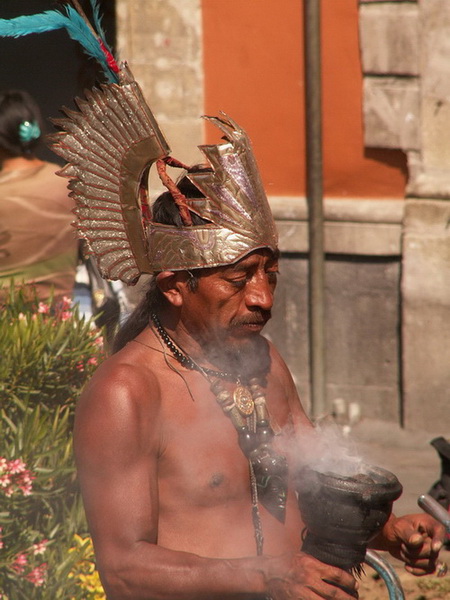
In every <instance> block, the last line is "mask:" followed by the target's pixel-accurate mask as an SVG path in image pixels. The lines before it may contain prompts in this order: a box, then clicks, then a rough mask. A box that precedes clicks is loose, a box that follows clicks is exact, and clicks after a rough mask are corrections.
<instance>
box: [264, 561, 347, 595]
mask: <svg viewBox="0 0 450 600" xmlns="http://www.w3.org/2000/svg"><path fill="white" fill-rule="evenodd" d="M280 560H281V561H282V563H283V565H284V569H283V568H281V569H280V572H278V573H276V574H274V575H273V576H271V577H270V576H269V580H268V589H269V591H268V596H270V597H271V598H272V599H273V600H318V599H319V598H320V599H325V600H332V599H333V600H352V599H353V598H355V597H357V594H356V590H357V589H358V583H357V582H356V580H355V578H354V577H353V576H352V575H350V574H349V573H347V572H346V571H342V570H341V569H338V568H336V567H331V566H329V565H326V564H324V563H322V562H320V561H319V560H317V559H315V558H313V557H312V556H309V555H308V554H304V553H303V552H299V553H298V554H293V555H288V556H286V555H284V556H282V557H280ZM286 567H287V568H286ZM277 570H278V569H277ZM283 571H284V573H283ZM280 573H281V574H280Z"/></svg>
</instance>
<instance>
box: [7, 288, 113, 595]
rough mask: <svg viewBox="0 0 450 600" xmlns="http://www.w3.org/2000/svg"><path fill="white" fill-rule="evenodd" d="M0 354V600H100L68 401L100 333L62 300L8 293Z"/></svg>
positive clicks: (99, 355)
mask: <svg viewBox="0 0 450 600" xmlns="http://www.w3.org/2000/svg"><path fill="white" fill-rule="evenodd" d="M0 348H1V360H0V599H1V600H25V599H26V600H35V599H36V600H37V599H39V600H63V599H64V600H69V599H70V600H102V599H103V598H104V595H102V594H103V592H102V589H101V585H100V582H99V580H98V579H97V580H96V581H97V582H98V585H97V587H96V588H95V589H96V592H95V593H96V594H97V595H93V592H92V585H93V582H94V581H95V577H97V578H98V575H97V573H96V571H95V564H94V558H93V552H92V546H91V545H90V544H91V542H90V539H89V537H88V534H87V527H86V522H85V518H84V511H83V508H82V503H81V499H80V495H79V491H78V487H77V481H76V476H75V466H74V462H73V456H72V441H71V432H72V425H73V417H74V409H75V402H76V398H77V396H78V395H79V392H80V389H81V388H82V386H83V385H84V384H85V382H86V381H87V379H88V378H89V377H90V376H91V375H92V372H93V370H94V369H95V367H96V365H97V364H98V363H99V362H100V361H101V360H102V359H103V349H102V334H101V331H99V330H98V329H96V328H94V327H93V325H92V323H91V322H90V321H86V320H85V319H84V318H80V317H79V315H78V312H77V310H76V309H75V310H74V309H72V307H71V303H70V300H69V299H67V298H64V299H62V300H59V301H55V302H49V303H43V302H39V300H38V299H37V297H36V296H35V295H34V294H33V293H32V291H30V289H29V288H23V289H19V290H17V289H16V290H14V289H13V288H11V291H10V292H9V295H8V297H7V299H6V300H5V301H4V304H3V305H1V306H0ZM88 569H90V571H89V570H88ZM81 575H84V576H86V578H85V579H83V578H82V577H80V576H81ZM89 575H91V577H92V581H91V580H89V578H88V577H87V576H89Z"/></svg>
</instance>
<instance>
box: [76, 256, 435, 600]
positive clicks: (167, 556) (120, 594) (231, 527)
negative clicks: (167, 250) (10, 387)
mask: <svg viewBox="0 0 450 600" xmlns="http://www.w3.org/2000/svg"><path fill="white" fill-rule="evenodd" d="M277 271H278V261H277V258H276V257H275V256H274V255H273V254H272V253H270V252H269V251H256V252H254V253H252V254H249V255H247V256H246V257H244V258H243V259H242V260H241V261H239V263H237V264H235V265H231V266H230V267H224V268H217V269H211V270H205V271H203V273H202V275H201V276H200V277H199V281H198V288H197V289H196V290H195V291H192V290H191V289H190V287H189V284H188V281H189V274H188V273H186V272H179V273H174V272H170V271H165V272H163V273H160V274H159V275H158V276H157V282H158V285H159V287H160V289H161V291H162V292H163V294H164V296H165V298H166V300H167V306H166V308H165V309H164V310H163V311H161V313H160V314H159V317H160V320H161V321H162V323H163V325H164V327H165V328H166V330H167V331H168V332H169V333H170V335H171V337H172V338H173V339H174V340H175V341H176V342H177V343H178V344H179V345H180V346H181V347H182V348H183V350H184V351H185V352H187V353H188V354H189V355H190V356H191V357H192V358H193V359H195V360H196V361H197V362H198V364H200V365H201V366H206V367H211V368H215V369H220V368H221V367H222V361H223V360H226V355H227V352H229V351H230V350H231V351H234V352H238V351H242V350H244V351H245V349H246V348H247V349H248V348H250V350H251V351H252V349H253V348H254V345H253V344H252V340H255V339H258V338H259V336H260V333H261V330H262V328H263V325H264V324H265V322H266V321H267V319H268V318H269V317H270V310H271V308H272V305H273V295H274V291H275V286H276V278H277ZM136 342H137V343H136ZM215 346H218V347H219V348H220V351H219V352H217V353H211V352H208V353H207V354H206V353H205V351H204V349H205V348H209V349H211V348H214V347H215ZM270 359H271V362H270V371H269V373H268V376H267V385H266V387H265V392H266V399H267V406H268V410H269V413H270V416H271V423H272V426H273V428H274V430H275V431H276V432H277V434H278V435H277V436H276V442H275V445H276V446H277V447H278V446H281V445H282V442H285V441H286V439H287V438H288V437H289V436H292V435H295V436H297V437H298V438H300V439H301V436H302V432H303V434H304V433H305V432H306V431H312V426H311V423H310V422H309V420H308V418H307V417H306V415H305V413H304V410H303V408H302V406H301V403H300V401H299V399H298V396H297V392H296V389H295V385H294V383H293V381H292V378H291V376H290V374H289V371H288V369H287V367H286V365H285V364H284V362H283V361H282V359H281V357H280V356H279V354H278V352H277V351H276V350H275V348H274V347H273V346H272V345H270ZM227 385H229V386H231V387H233V383H232V382H230V383H229V384H227ZM74 439H75V452H76V459H77V464H78V470H79V478H80V483H81V487H82V492H83V499H84V503H85V507H86V512H87V517H88V521H89V525H90V530H91V533H92V537H93V540H94V545H95V550H96V555H97V560H98V566H99V570H100V574H101V577H102V581H103V583H104V586H105V589H106V591H107V593H108V598H109V599H111V600H125V599H133V600H139V599H150V598H151V599H157V600H158V599H162V600H163V599H175V600H178V599H179V600H185V599H186V600H188V599H192V600H194V599H195V600H196V599H198V598H202V597H205V598H208V599H210V598H217V599H219V598H220V599H223V598H236V599H237V598H255V597H260V598H263V597H264V596H268V595H269V596H271V597H272V598H273V599H274V600H291V599H300V600H318V599H319V598H322V599H323V598H325V599H329V598H330V599H331V598H335V599H336V600H349V598H350V597H351V596H350V595H349V594H348V593H346V592H345V591H344V590H342V589H340V588H337V587H336V586H334V585H332V584H333V583H338V584H340V585H343V586H347V587H348V588H349V589H350V590H352V589H355V588H356V587H357V583H356V582H355V580H354V579H353V577H352V576H351V575H349V574H348V573H345V572H344V571H341V570H340V569H336V568H333V567H330V566H327V565H325V564H323V563H320V562H319V561H317V560H315V559H314V558H312V557H309V556H307V555H305V554H303V553H301V552H300V551H299V549H300V548H301V532H302V528H303V523H302V521H301V516H300V514H299V511H298V507H297V503H296V499H295V495H294V491H293V489H291V488H290V489H289V493H288V501H287V510H286V520H285V523H284V524H283V523H281V522H279V521H278V520H277V519H275V517H273V516H272V515H271V514H270V513H268V512H267V511H266V510H265V509H264V507H260V513H261V520H262V526H263V531H264V556H256V545H255V539H254V529H253V524H252V516H251V494H250V483H249V471H248V463H247V460H246V458H245V457H244V455H243V453H242V451H241V450H240V448H239V446H238V443H237V434H236V430H235V428H234V426H233V424H232V423H231V421H230V419H228V418H227V417H226V416H225V415H224V413H223V411H222V409H221V407H220V406H219V405H218V403H217V402H216V398H215V396H214V394H213V393H212V392H211V390H210V386H209V382H208V381H207V380H206V378H205V377H204V376H203V375H202V374H201V373H200V372H198V371H196V370H188V369H186V368H184V367H183V366H182V365H180V364H179V363H178V362H177V361H176V360H175V359H174V358H173V357H172V356H171V353H170V352H168V351H167V348H166V347H165V346H164V344H162V343H161V340H160V339H159V337H158V336H157V334H156V333H155V331H154V330H153V328H152V327H150V326H149V327H147V328H146V329H145V330H144V331H142V333H140V334H139V335H138V336H137V338H136V340H135V342H130V343H129V344H128V345H127V346H126V347H125V348H123V350H121V351H120V352H118V353H117V354H115V355H113V356H112V357H111V358H109V359H108V360H107V361H106V362H105V363H104V364H103V365H102V366H101V367H100V368H99V369H98V371H97V372H96V374H95V376H94V377H93V379H92V380H91V382H90V384H89V386H88V387H87V389H86V390H85V392H84V393H83V396H82V398H81V399H80V401H79V404H78V408H77V415H76V426H75V438H74ZM420 526H421V527H422V530H423V531H424V535H423V538H422V535H421V540H422V539H423V540H424V543H421V545H420V549H419V550H418V551H417V552H416V556H414V557H413V558H411V557H409V558H407V560H410V561H411V563H410V564H411V565H414V568H415V569H416V570H418V571H420V572H421V573H423V572H425V571H430V570H432V569H433V568H434V561H435V557H436V553H434V554H433V555H432V557H431V559H430V553H431V544H432V540H433V539H434V543H435V544H437V542H438V538H439V536H441V537H443V530H442V528H440V529H439V528H438V527H437V525H436V524H435V522H434V521H432V520H431V519H428V517H427V516H426V515H425V516H423V518H421V520H420ZM418 528H419V527H418V522H414V523H412V522H411V520H408V519H406V520H401V519H398V520H397V519H395V518H393V519H391V521H390V522H389V524H388V525H387V526H386V528H385V529H386V532H385V533H386V535H384V536H381V537H380V540H379V541H378V545H379V546H383V547H389V548H390V549H392V550H395V551H396V552H398V553H400V552H405V551H406V550H405V548H406V546H405V544H404V543H403V546H401V539H402V536H403V539H404V540H406V539H408V537H411V536H412V535H413V534H414V532H416V533H415V534H414V535H417V531H418ZM439 539H440V538H439ZM417 548H419V546H417ZM407 551H408V552H411V546H408V549H407ZM325 579H326V580H327V581H324V580H325ZM328 582H330V583H328Z"/></svg>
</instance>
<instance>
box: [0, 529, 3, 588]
mask: <svg viewBox="0 0 450 600" xmlns="http://www.w3.org/2000/svg"><path fill="white" fill-rule="evenodd" d="M3 546H4V544H3V527H0V550H1V549H2V548H3ZM0 598H1V596H0Z"/></svg>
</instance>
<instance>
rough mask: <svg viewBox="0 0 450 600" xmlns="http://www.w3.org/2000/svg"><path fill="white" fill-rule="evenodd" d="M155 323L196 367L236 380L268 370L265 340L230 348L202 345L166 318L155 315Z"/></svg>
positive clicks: (260, 338)
mask: <svg viewBox="0 0 450 600" xmlns="http://www.w3.org/2000/svg"><path fill="white" fill-rule="evenodd" d="M158 319H159V321H160V323H161V325H162V327H163V328H164V330H165V331H166V332H167V334H168V335H169V336H170V338H171V339H172V341H173V342H175V344H176V345H177V346H178V348H179V349H180V350H181V351H182V352H183V354H185V355H187V356H188V357H189V358H190V359H191V360H192V361H194V362H195V363H196V364H197V365H199V366H200V367H204V368H205V367H206V368H207V369H212V370H218V371H222V372H225V373H231V374H233V375H234V376H235V377H236V378H241V377H243V378H244V379H247V378H249V377H253V376H255V375H261V374H264V375H265V374H267V372H268V371H269V370H270V351H269V345H268V343H267V340H265V339H264V338H263V337H262V336H259V335H258V336H254V337H252V338H251V339H249V340H248V341H247V343H246V344H241V345H240V346H239V347H236V348H233V347H229V346H226V345H225V344H224V343H222V344H221V343H215V344H213V343H211V342H210V341H206V340H205V341H202V340H201V339H199V338H196V337H195V336H193V335H191V333H190V332H189V331H188V329H187V328H186V327H185V325H184V324H183V323H182V322H181V321H179V320H174V319H173V318H172V319H171V318H170V317H169V316H167V315H166V316H164V314H162V315H161V316H160V315H158Z"/></svg>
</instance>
